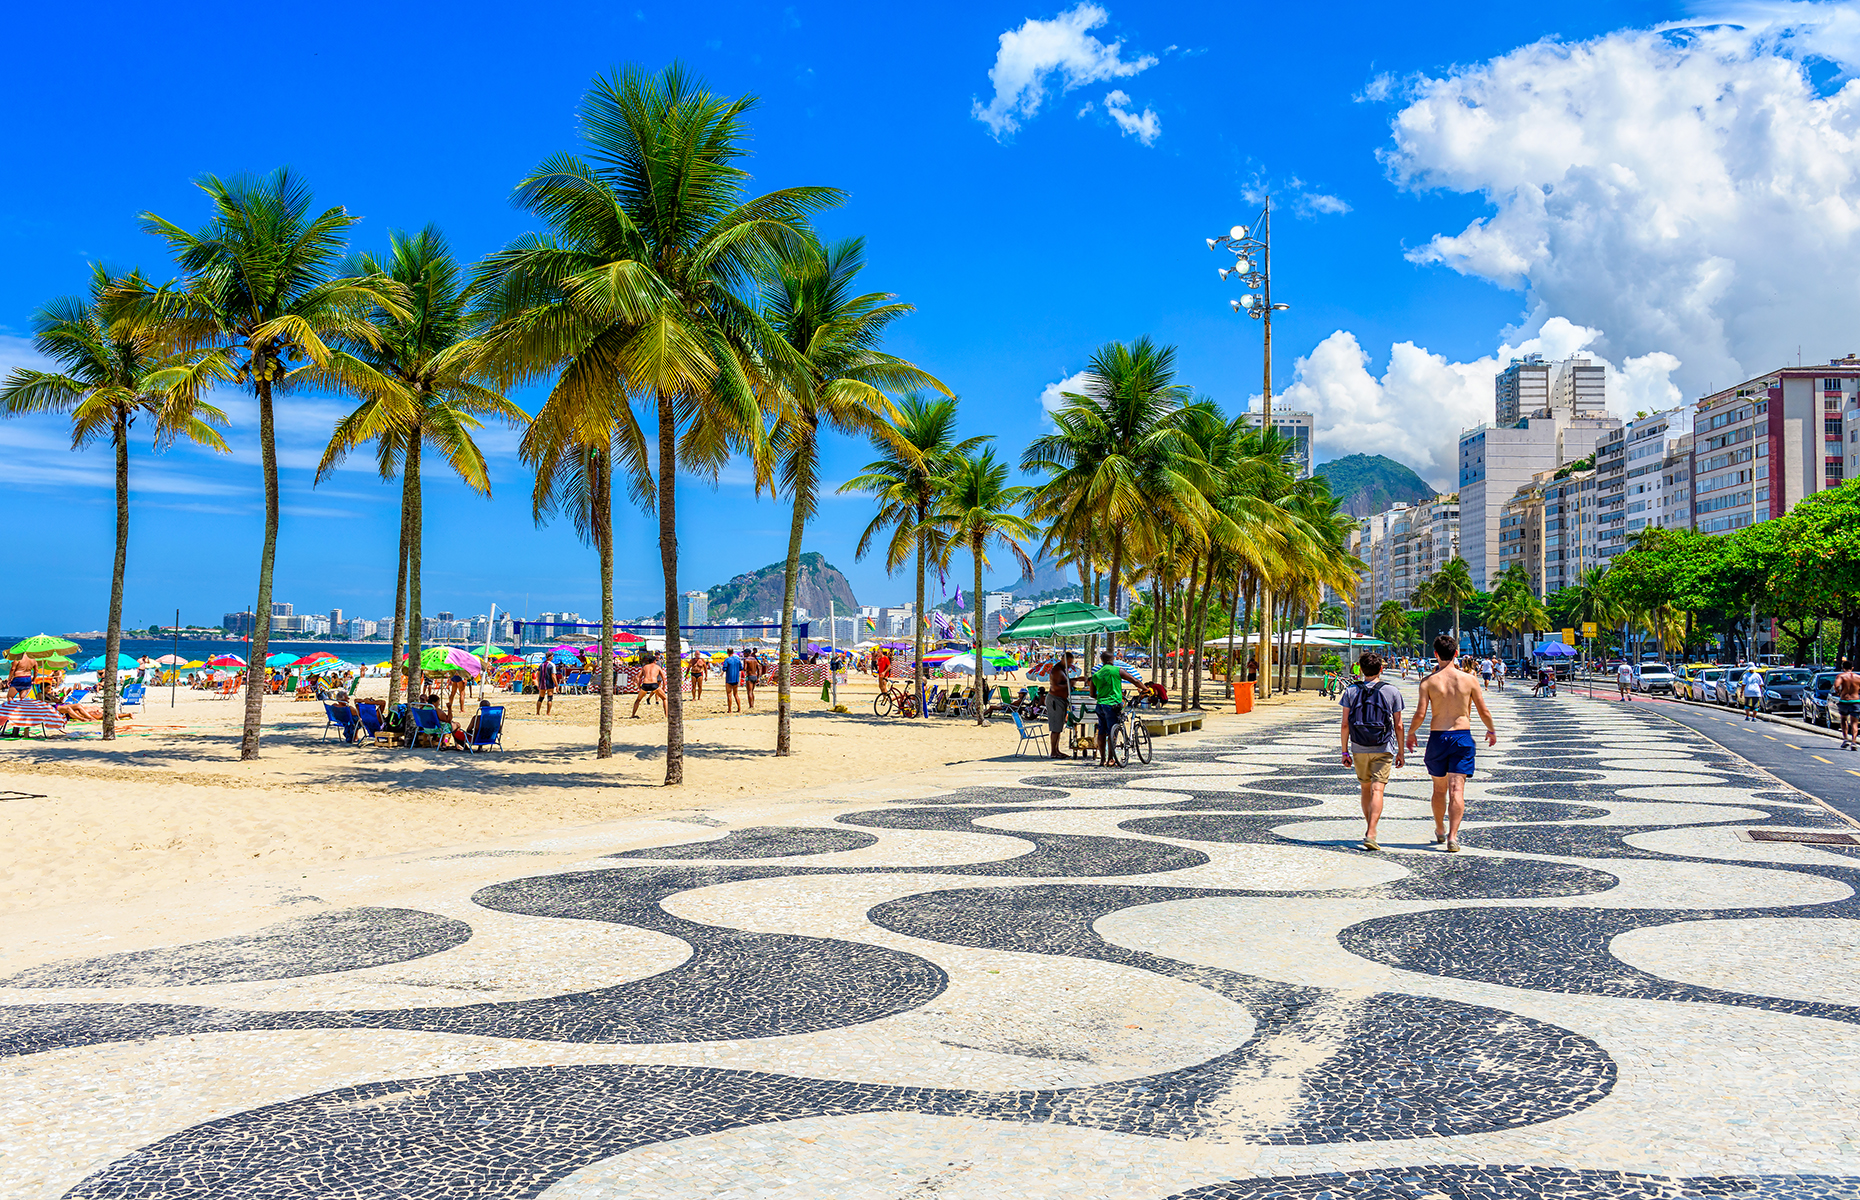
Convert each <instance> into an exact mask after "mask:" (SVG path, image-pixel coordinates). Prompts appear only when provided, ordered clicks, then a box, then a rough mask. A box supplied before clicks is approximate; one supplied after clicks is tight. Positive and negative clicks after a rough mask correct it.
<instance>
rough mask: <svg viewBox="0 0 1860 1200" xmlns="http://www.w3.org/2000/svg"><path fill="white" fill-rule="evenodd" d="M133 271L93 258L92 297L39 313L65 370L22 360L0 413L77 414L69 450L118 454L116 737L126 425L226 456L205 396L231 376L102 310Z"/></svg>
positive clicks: (109, 722) (110, 644) (4, 387)
mask: <svg viewBox="0 0 1860 1200" xmlns="http://www.w3.org/2000/svg"><path fill="white" fill-rule="evenodd" d="M140 286H141V281H140V280H138V279H137V278H136V277H135V276H133V275H132V276H128V277H126V278H123V279H113V278H111V276H110V273H109V271H108V270H106V269H105V268H104V266H103V265H102V264H101V263H96V264H92V266H91V271H90V295H89V297H88V298H86V297H83V296H64V297H61V298H59V299H57V300H54V301H52V302H51V303H50V304H47V305H45V306H44V307H43V308H41V309H39V310H38V312H36V313H34V314H33V317H32V330H33V345H34V347H35V348H36V349H37V350H38V351H39V353H40V354H43V355H44V356H45V357H47V358H49V359H51V360H52V361H53V362H55V363H57V364H59V365H60V366H61V367H63V368H64V369H63V370H62V371H40V370H35V369H33V368H29V367H21V368H19V369H17V370H15V371H13V372H11V373H10V374H8V375H7V377H6V381H5V383H4V384H0V411H4V413H5V414H6V415H7V416H9V417H23V416H29V415H34V414H38V413H68V414H70V416H71V448H72V449H73V450H81V449H83V448H84V447H85V446H88V445H91V444H92V443H94V442H96V441H97V440H98V439H99V438H102V437H106V436H107V437H108V438H109V440H110V448H111V449H112V450H113V451H115V454H116V564H115V569H114V570H113V571H112V572H111V574H110V622H109V624H108V625H107V626H106V627H105V629H104V644H103V661H104V667H103V671H102V672H101V675H102V679H103V736H104V739H105V740H106V741H107V740H111V739H114V738H115V737H116V697H117V687H116V658H117V655H119V654H121V653H122V646H123V574H124V571H125V570H126V569H127V565H128V561H129V430H130V427H131V426H133V425H134V424H135V423H136V421H137V419H138V418H141V417H147V418H149V420H150V421H151V422H153V423H154V426H155V428H154V435H155V445H156V446H157V447H159V448H165V447H167V446H171V445H173V444H174V442H175V439H177V438H181V437H185V438H187V439H188V440H189V441H191V442H194V443H196V444H197V445H202V446H208V447H211V448H212V449H214V450H218V451H220V452H221V453H222V454H224V453H226V452H227V448H226V443H225V442H224V441H222V440H221V438H220V435H219V434H218V433H217V432H216V431H215V430H214V428H213V426H215V425H221V426H223V425H225V424H226V414H225V413H223V412H221V411H220V410H219V409H217V408H214V407H213V406H212V405H210V404H206V403H204V402H202V400H201V399H200V393H201V389H202V387H203V386H204V385H208V384H211V383H212V382H214V381H217V380H220V379H223V378H225V373H224V370H223V364H222V363H221V362H220V361H219V360H218V359H217V358H214V357H213V356H211V355H200V354H194V355H188V354H173V355H169V356H167V357H166V358H161V357H157V356H156V355H155V354H154V353H152V352H151V351H150V348H149V346H148V345H147V344H146V342H145V341H144V340H142V339H138V338H135V337H132V336H130V335H129V334H128V333H127V332H126V331H125V330H124V328H123V327H122V326H121V325H115V326H113V325H112V324H111V323H110V321H109V320H108V318H107V317H106V316H105V314H104V309H105V306H106V304H107V303H108V297H109V295H110V293H111V292H112V291H113V290H115V289H118V288H124V287H140Z"/></svg>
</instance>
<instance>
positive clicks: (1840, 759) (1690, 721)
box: [1507, 681, 1860, 822]
mask: <svg viewBox="0 0 1860 1200" xmlns="http://www.w3.org/2000/svg"><path fill="white" fill-rule="evenodd" d="M1507 686H1515V685H1511V684H1510V682H1509V681H1507ZM1525 686H1526V689H1527V690H1528V688H1529V684H1528V683H1526V685H1525ZM1559 686H1560V687H1562V688H1564V689H1571V685H1570V684H1569V683H1567V682H1565V683H1562V684H1560V685H1559ZM1573 690H1575V691H1578V692H1588V693H1589V694H1590V695H1593V696H1594V697H1595V698H1596V699H1597V700H1601V701H1603V702H1604V703H1608V704H1619V703H1621V701H1620V700H1618V699H1616V698H1615V689H1614V687H1613V686H1611V685H1607V684H1602V683H1599V682H1598V683H1596V684H1595V685H1594V686H1593V688H1592V689H1591V687H1590V685H1589V684H1588V682H1587V681H1579V682H1577V683H1576V684H1575V685H1574V688H1573ZM1629 703H1630V704H1634V705H1636V706H1643V705H1644V706H1646V707H1648V708H1651V709H1653V710H1654V711H1655V712H1658V713H1659V714H1660V715H1661V716H1663V717H1666V718H1667V719H1668V720H1671V721H1676V722H1678V723H1679V724H1681V725H1684V726H1685V727H1686V728H1688V729H1693V730H1697V731H1698V732H1699V733H1702V734H1704V735H1705V736H1706V737H1708V738H1710V739H1711V740H1712V741H1714V742H1717V743H1718V744H1719V745H1720V746H1723V747H1724V748H1725V749H1726V750H1729V751H1731V752H1732V753H1733V754H1740V755H1742V756H1743V757H1745V758H1747V759H1749V760H1750V761H1751V762H1753V763H1755V764H1757V765H1758V766H1759V767H1762V768H1763V769H1764V770H1766V771H1768V772H1769V773H1770V774H1772V775H1774V776H1776V777H1777V778H1778V779H1780V780H1782V781H1783V782H1784V783H1786V784H1788V785H1790V786H1791V787H1794V788H1796V789H1798V790H1800V791H1804V792H1807V793H1808V794H1809V795H1811V796H1813V797H1815V798H1816V799H1818V800H1820V801H1822V802H1823V803H1825V804H1828V805H1830V806H1831V807H1833V808H1835V809H1836V810H1838V811H1839V812H1841V813H1842V814H1843V815H1845V816H1847V817H1848V818H1849V819H1851V820H1853V821H1855V822H1860V753H1856V752H1853V751H1846V750H1842V749H1841V743H1840V739H1838V738H1831V737H1826V736H1824V735H1822V734H1819V733H1813V732H1810V730H1809V728H1808V727H1807V726H1805V725H1802V724H1800V723H1799V722H1793V721H1786V722H1785V721H1746V720H1744V718H1743V715H1742V714H1741V713H1739V712H1737V711H1736V710H1734V709H1729V708H1725V707H1723V706H1722V705H1716V704H1693V703H1691V702H1689V701H1684V700H1669V699H1667V698H1666V697H1664V696H1660V697H1657V698H1656V697H1650V696H1643V695H1639V694H1635V696H1634V698H1633V699H1632V700H1631V701H1629Z"/></svg>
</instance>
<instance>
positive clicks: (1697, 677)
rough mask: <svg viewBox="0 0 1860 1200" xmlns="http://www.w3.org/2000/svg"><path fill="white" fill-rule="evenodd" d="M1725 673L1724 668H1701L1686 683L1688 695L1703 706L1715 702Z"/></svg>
mask: <svg viewBox="0 0 1860 1200" xmlns="http://www.w3.org/2000/svg"><path fill="white" fill-rule="evenodd" d="M1724 672H1725V668H1723V667H1700V668H1699V669H1698V670H1696V671H1694V672H1693V673H1692V677H1691V678H1690V679H1688V680H1687V681H1686V684H1687V689H1688V690H1687V693H1686V694H1687V695H1688V696H1690V697H1691V698H1692V699H1694V700H1697V701H1698V702H1699V703H1701V704H1708V703H1711V702H1713V701H1715V700H1716V699H1717V698H1718V697H1717V696H1716V694H1715V692H1716V689H1717V687H1718V682H1719V681H1720V680H1722V679H1723V678H1724Z"/></svg>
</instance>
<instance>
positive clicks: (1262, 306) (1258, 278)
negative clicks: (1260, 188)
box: [1208, 196, 1291, 692]
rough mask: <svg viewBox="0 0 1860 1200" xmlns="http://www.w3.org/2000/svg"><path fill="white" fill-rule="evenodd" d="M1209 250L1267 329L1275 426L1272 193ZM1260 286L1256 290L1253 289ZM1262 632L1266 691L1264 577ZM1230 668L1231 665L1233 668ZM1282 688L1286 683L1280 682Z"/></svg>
mask: <svg viewBox="0 0 1860 1200" xmlns="http://www.w3.org/2000/svg"><path fill="white" fill-rule="evenodd" d="M1208 249H1209V250H1216V249H1220V250H1226V251H1228V252H1230V253H1231V254H1232V255H1233V256H1234V265H1233V266H1231V267H1222V268H1220V273H1221V278H1222V280H1228V279H1238V280H1239V281H1240V282H1241V283H1242V284H1243V285H1244V286H1245V287H1246V288H1247V289H1248V291H1247V292H1246V294H1244V295H1242V296H1241V297H1239V298H1238V299H1236V300H1230V301H1228V303H1229V304H1230V305H1232V306H1233V310H1234V311H1235V312H1237V313H1240V312H1243V313H1245V314H1246V315H1247V316H1249V317H1252V318H1253V319H1254V320H1255V321H1259V322H1260V323H1261V325H1262V327H1263V329H1264V331H1265V346H1266V355H1265V368H1264V376H1265V383H1264V386H1263V387H1262V389H1261V392H1262V395H1263V397H1264V399H1263V401H1262V405H1261V408H1260V417H1259V427H1260V430H1261V432H1262V433H1263V432H1266V431H1269V430H1271V429H1272V427H1273V426H1272V314H1273V313H1275V312H1284V311H1285V310H1286V309H1288V308H1290V307H1291V305H1289V304H1274V303H1273V302H1272V197H1271V196H1268V197H1266V204H1265V207H1263V208H1261V209H1260V210H1259V216H1258V217H1257V218H1256V219H1255V220H1254V222H1253V225H1252V227H1251V228H1248V227H1247V226H1245V225H1235V226H1234V227H1233V228H1232V229H1229V230H1228V231H1227V236H1225V237H1211V238H1209V239H1208ZM1254 289H1257V290H1254ZM1259 590H1260V612H1261V617H1260V623H1259V624H1260V631H1261V632H1260V636H1259V652H1260V658H1261V659H1262V660H1263V661H1262V663H1261V666H1262V668H1263V671H1262V673H1263V674H1264V676H1265V681H1266V687H1265V689H1263V690H1264V691H1266V692H1270V691H1271V687H1272V684H1271V680H1272V652H1271V650H1269V649H1268V648H1267V647H1268V646H1269V645H1270V640H1269V639H1270V638H1271V637H1272V634H1273V628H1272V624H1273V622H1272V587H1271V585H1270V584H1268V583H1266V581H1265V580H1264V579H1263V578H1262V579H1261V580H1260V586H1259ZM1229 669H1231V666H1230V668H1229ZM1281 690H1283V684H1281Z"/></svg>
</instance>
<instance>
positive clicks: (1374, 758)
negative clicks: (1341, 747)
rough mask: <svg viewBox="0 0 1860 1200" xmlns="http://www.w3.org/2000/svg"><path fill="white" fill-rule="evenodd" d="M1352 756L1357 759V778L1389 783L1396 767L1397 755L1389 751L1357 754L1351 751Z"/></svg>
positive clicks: (1363, 780)
mask: <svg viewBox="0 0 1860 1200" xmlns="http://www.w3.org/2000/svg"><path fill="white" fill-rule="evenodd" d="M1350 756H1351V758H1353V759H1354V760H1355V761H1356V778H1357V780H1358V781H1359V782H1362V783H1387V782H1388V781H1389V773H1390V772H1391V771H1393V770H1394V769H1395V756H1394V755H1393V754H1389V753H1386V752H1384V753H1381V754H1357V753H1356V752H1355V751H1351V755H1350Z"/></svg>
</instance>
